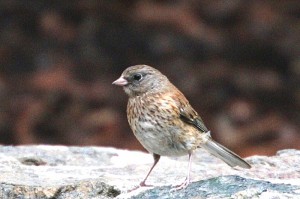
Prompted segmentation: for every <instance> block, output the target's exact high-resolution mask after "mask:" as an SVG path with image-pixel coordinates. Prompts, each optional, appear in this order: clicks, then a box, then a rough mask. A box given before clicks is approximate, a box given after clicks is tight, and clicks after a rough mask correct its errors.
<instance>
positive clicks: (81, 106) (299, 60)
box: [0, 0, 300, 156]
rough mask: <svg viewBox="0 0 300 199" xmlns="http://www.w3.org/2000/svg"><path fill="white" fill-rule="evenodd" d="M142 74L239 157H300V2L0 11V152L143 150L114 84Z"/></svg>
mask: <svg viewBox="0 0 300 199" xmlns="http://www.w3.org/2000/svg"><path fill="white" fill-rule="evenodd" d="M136 64H148V65H151V66H154V67H156V68H157V69H159V70H161V71H162V72H163V73H164V74H166V75H167V76H168V77H169V79H170V80H171V81H172V82H173V83H174V84H175V85H176V86H177V87H178V88H179V89H180V90H181V91H182V92H183V93H184V94H185V95H186V97H187V98H188V99H189V100H190V103H191V104H192V106H193V107H194V108H195V109H196V110H197V111H198V112H199V114H200V115H201V116H202V118H203V120H204V121H205V123H206V125H207V126H208V127H209V129H211V130H212V135H213V137H214V138H215V139H216V140H218V141H219V142H221V143H222V144H224V145H226V146H227V147H229V148H230V149H232V150H234V151H235V152H237V153H239V154H241V155H242V156H249V155H253V154H263V155H273V154H275V153H276V151H277V150H279V149H284V148H298V149H300V131H299V129H300V86H299V85H300V1H299V0H276V1H274V0H252V1H248V0H226V1H221V0H127V1H123V0H101V1H97V0H73V1H68V0H51V1H50V0H28V1H22V0H1V1H0V144H4V145H21V144H62V145H80V146H83V145H96V146H114V147H118V148H124V149H134V150H143V148H142V147H141V145H140V144H139V143H138V142H137V141H136V139H135V137H134V136H133V135H132V133H131V130H130V128H129V125H128V123H127V119H126V104H127V96H126V95H125V93H124V92H123V90H122V89H121V88H119V87H116V86H113V85H111V83H112V82H113V81H114V80H116V79H117V78H118V77H119V76H120V74H121V72H122V71H123V70H124V69H125V68H127V67H128V66H130V65H136Z"/></svg>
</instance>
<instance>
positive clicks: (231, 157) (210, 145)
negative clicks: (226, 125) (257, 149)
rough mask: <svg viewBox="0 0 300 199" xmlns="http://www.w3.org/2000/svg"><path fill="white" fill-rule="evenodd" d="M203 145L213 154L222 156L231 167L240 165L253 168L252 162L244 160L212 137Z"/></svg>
mask: <svg viewBox="0 0 300 199" xmlns="http://www.w3.org/2000/svg"><path fill="white" fill-rule="evenodd" d="M201 147H202V148H204V149H206V150H207V151H208V152H210V153H211V154H212V155H214V156H216V157H218V158H220V159H221V160H223V161H224V162H225V163H226V164H228V165H229V166H231V167H235V166H240V167H242V168H246V169H249V168H251V166H250V164H249V163H247V162H246V161H245V160H243V159H242V158H241V157H240V156H238V155H237V154H235V153H234V152H232V151H230V150H229V149H227V148H226V147H224V146H222V145H221V144H219V143H217V142H216V141H214V140H213V139H212V138H210V137H209V138H208V139H207V141H206V142H205V143H203V145H202V146H201Z"/></svg>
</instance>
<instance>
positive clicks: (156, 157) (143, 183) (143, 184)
mask: <svg viewBox="0 0 300 199" xmlns="http://www.w3.org/2000/svg"><path fill="white" fill-rule="evenodd" d="M153 159H154V163H153V165H152V167H151V168H150V170H149V172H148V174H147V175H146V177H145V179H144V180H143V181H142V182H141V183H140V186H141V187H146V186H149V185H146V180H147V178H148V176H149V175H150V173H151V171H152V170H153V168H154V167H155V165H156V164H157V163H158V161H159V159H160V155H157V154H155V153H154V154H153Z"/></svg>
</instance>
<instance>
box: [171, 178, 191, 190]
mask: <svg viewBox="0 0 300 199" xmlns="http://www.w3.org/2000/svg"><path fill="white" fill-rule="evenodd" d="M189 184H190V180H189V179H187V178H186V179H185V180H184V181H183V183H181V184H180V185H175V186H173V188H172V189H171V190H170V191H171V192H172V191H179V190H181V189H185V188H186V187H187V186H188V185H189Z"/></svg>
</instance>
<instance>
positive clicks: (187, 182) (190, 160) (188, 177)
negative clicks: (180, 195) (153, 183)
mask: <svg viewBox="0 0 300 199" xmlns="http://www.w3.org/2000/svg"><path fill="white" fill-rule="evenodd" d="M191 164H192V152H189V165H188V173H187V177H186V178H185V180H184V182H183V183H182V184H180V185H178V186H175V187H174V188H173V189H171V191H176V190H180V189H185V188H186V187H187V186H188V185H189V184H190V171H191Z"/></svg>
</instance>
